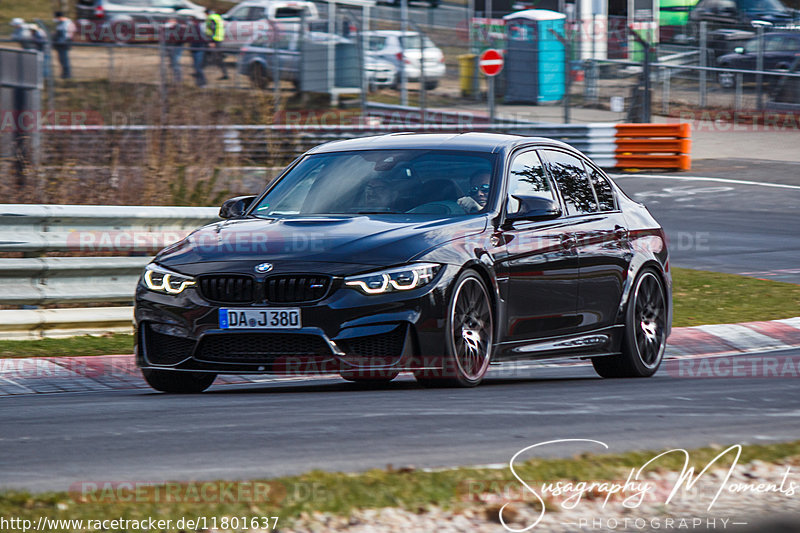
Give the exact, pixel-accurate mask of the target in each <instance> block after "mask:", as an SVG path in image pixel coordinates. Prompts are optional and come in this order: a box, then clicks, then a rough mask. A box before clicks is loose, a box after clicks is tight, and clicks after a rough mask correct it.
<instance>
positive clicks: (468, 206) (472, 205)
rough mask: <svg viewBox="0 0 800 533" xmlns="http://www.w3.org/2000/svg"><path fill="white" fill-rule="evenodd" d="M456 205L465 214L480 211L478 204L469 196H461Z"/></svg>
mask: <svg viewBox="0 0 800 533" xmlns="http://www.w3.org/2000/svg"><path fill="white" fill-rule="evenodd" d="M458 205H459V207H461V209H463V210H464V211H466V212H467V213H475V212H477V211H480V210H481V206H480V204H479V203H478V202H476V201H475V200H473V199H472V198H471V197H469V196H463V197H461V198H459V199H458Z"/></svg>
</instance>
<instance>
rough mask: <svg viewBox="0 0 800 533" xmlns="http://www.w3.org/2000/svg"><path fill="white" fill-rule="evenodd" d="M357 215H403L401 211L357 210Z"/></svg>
mask: <svg viewBox="0 0 800 533" xmlns="http://www.w3.org/2000/svg"><path fill="white" fill-rule="evenodd" d="M356 215H402V213H401V212H400V211H356Z"/></svg>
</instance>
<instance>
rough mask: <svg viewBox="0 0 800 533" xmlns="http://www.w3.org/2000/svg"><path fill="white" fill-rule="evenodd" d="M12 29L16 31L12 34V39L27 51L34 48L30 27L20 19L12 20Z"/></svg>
mask: <svg viewBox="0 0 800 533" xmlns="http://www.w3.org/2000/svg"><path fill="white" fill-rule="evenodd" d="M11 27H12V28H14V31H13V32H12V33H11V39H12V40H13V41H16V42H18V43H19V45H20V46H21V47H22V48H23V49H25V50H31V49H32V48H33V37H32V35H31V30H30V27H29V26H28V25H27V24H25V21H24V20H23V19H21V18H19V17H16V18H13V19H11Z"/></svg>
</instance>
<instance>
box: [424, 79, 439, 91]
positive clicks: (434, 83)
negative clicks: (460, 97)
mask: <svg viewBox="0 0 800 533" xmlns="http://www.w3.org/2000/svg"><path fill="white" fill-rule="evenodd" d="M438 86H439V80H433V81H426V82H425V90H426V91H432V90H434V89H435V88H437V87H438Z"/></svg>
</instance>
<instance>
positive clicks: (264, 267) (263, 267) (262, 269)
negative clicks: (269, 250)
mask: <svg viewBox="0 0 800 533" xmlns="http://www.w3.org/2000/svg"><path fill="white" fill-rule="evenodd" d="M270 270H272V263H261V264H259V265H256V272H258V273H259V274H264V273H266V272H269V271H270Z"/></svg>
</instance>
